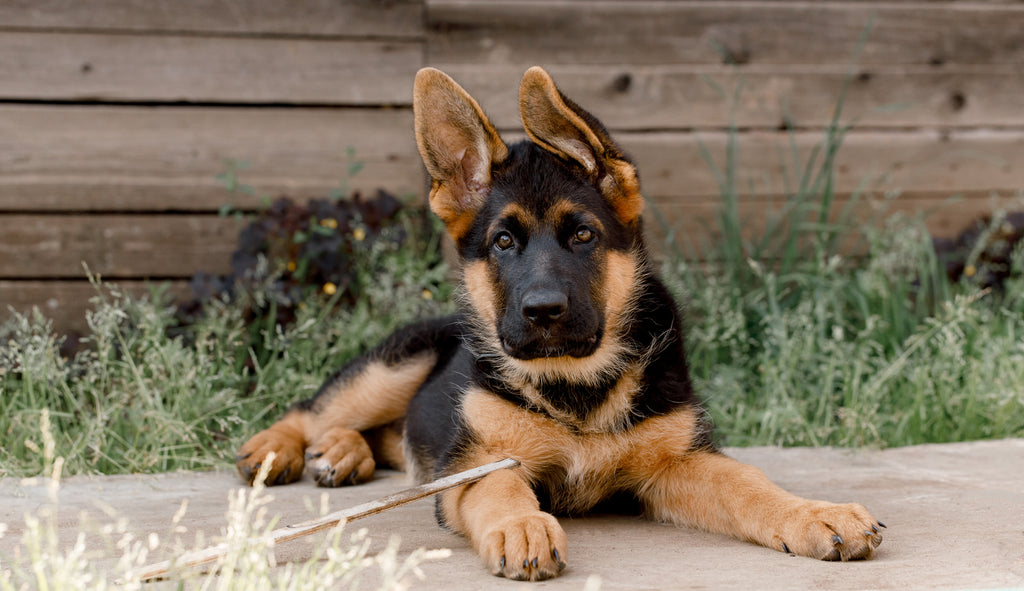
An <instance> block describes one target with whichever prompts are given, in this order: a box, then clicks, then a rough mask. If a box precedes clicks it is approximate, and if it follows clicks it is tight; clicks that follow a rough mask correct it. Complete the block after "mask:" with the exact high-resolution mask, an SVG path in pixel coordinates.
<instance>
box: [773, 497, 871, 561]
mask: <svg viewBox="0 0 1024 591" xmlns="http://www.w3.org/2000/svg"><path fill="white" fill-rule="evenodd" d="M880 527H881V528H884V527H885V525H883V524H882V523H881V522H879V521H878V520H877V519H875V518H874V517H872V516H871V514H870V513H868V511H867V509H865V508H864V507H863V506H862V505H859V504H857V503H850V504H846V505H836V504H833V503H826V502H823V501H808V502H807V503H805V504H804V505H802V506H801V507H799V508H798V509H797V510H796V511H795V512H794V515H793V517H792V518H791V519H790V521H789V523H788V524H787V525H786V526H785V527H784V530H783V532H782V534H781V535H777V536H775V542H776V544H775V545H776V547H777V549H779V550H782V551H783V552H791V553H794V554H799V555H801V556H810V557H811V558H818V559H820V560H858V559H865V558H871V555H872V554H873V553H874V551H875V548H877V547H878V545H879V544H881V543H882V534H881V532H880V530H879V528H880Z"/></svg>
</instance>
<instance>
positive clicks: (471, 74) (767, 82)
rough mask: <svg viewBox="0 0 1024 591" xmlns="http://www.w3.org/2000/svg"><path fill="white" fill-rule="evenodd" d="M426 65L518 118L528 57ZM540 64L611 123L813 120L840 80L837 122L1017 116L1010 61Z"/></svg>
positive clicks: (1019, 94) (633, 126)
mask: <svg viewBox="0 0 1024 591" xmlns="http://www.w3.org/2000/svg"><path fill="white" fill-rule="evenodd" d="M435 65H436V66H437V67H439V68H441V69H442V70H444V71H445V72H447V73H448V74H450V75H451V76H453V77H454V78H455V79H456V80H458V82H459V83H460V84H462V85H463V86H465V87H466V89H467V90H468V91H469V92H470V94H472V95H473V96H474V97H475V98H476V99H477V100H478V101H479V102H480V104H481V105H483V106H484V108H485V109H486V110H487V114H488V116H489V117H490V118H491V120H492V121H493V122H494V123H495V125H498V126H499V127H505V128H514V127H518V126H519V125H520V123H519V109H518V102H517V89H518V87H519V81H520V79H521V78H522V75H523V72H524V71H525V70H526V67H527V66H528V65H529V64H525V63H514V64H501V65H490V64H488V65H480V64H475V63H474V64H466V63H459V62H454V63H451V64H443V63H438V64H435ZM548 71H549V72H550V73H551V75H552V76H553V77H554V79H555V81H556V82H557V83H558V86H559V88H560V89H561V90H562V91H563V92H564V93H565V94H566V95H568V96H570V97H572V98H573V100H575V101H576V102H577V103H579V104H580V105H583V106H584V107H585V108H586V109H588V110H590V111H592V112H593V113H595V114H597V115H598V117H599V118H600V119H601V121H602V122H603V123H604V124H605V125H607V126H608V128H609V129H612V130H623V129H625V130H655V129H657V130H670V129H690V128H694V129H705V128H725V127H728V126H729V125H730V124H735V125H736V126H738V127H743V128H770V129H776V128H779V127H787V128H793V127H797V128H814V127H822V126H824V125H826V124H827V123H828V122H829V121H830V120H831V118H832V113H833V111H834V109H835V107H836V105H837V103H838V101H839V99H840V95H841V93H842V91H843V88H844V83H845V82H846V81H847V79H849V83H848V88H847V90H846V94H845V95H844V96H843V97H842V98H843V118H842V121H843V122H854V123H856V125H857V126H858V127H861V128H863V127H886V128H906V127H920V126H935V125H941V126H942V127H977V126H994V127H1006V126H1021V125H1024V76H1021V75H1020V68H1019V66H1010V65H1000V66H950V67H945V68H933V67H929V66H897V67H888V66H864V67H859V68H850V67H847V66H844V65H842V64H835V65H821V66H804V65H800V66H785V65H769V66H749V67H744V68H736V67H733V66H721V65H665V66H638V65H615V66H606V65H560V64H554V65H552V66H551V67H549V68H548ZM737 89H738V92H737Z"/></svg>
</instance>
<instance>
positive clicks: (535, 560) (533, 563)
mask: <svg viewBox="0 0 1024 591" xmlns="http://www.w3.org/2000/svg"><path fill="white" fill-rule="evenodd" d="M530 565H531V566H532V567H533V568H537V559H536V558H534V559H533V562H531V563H530Z"/></svg>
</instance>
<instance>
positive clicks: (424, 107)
mask: <svg viewBox="0 0 1024 591" xmlns="http://www.w3.org/2000/svg"><path fill="white" fill-rule="evenodd" d="M413 118H414V120H415V129H416V144H417V146H418V147H419V151H420V156H421V157H422V158H423V164H424V165H425V166H426V167H427V172H428V173H430V177H431V179H432V183H431V189H430V209H431V210H433V212H434V213H435V214H436V215H437V217H439V218H441V220H442V221H443V222H444V223H445V225H446V226H447V227H448V232H449V234H451V235H452V238H454V239H455V240H458V239H459V237H461V236H462V235H463V234H465V232H466V231H467V230H469V227H470V225H471V224H472V222H473V218H474V216H475V215H476V212H477V211H478V210H479V209H480V206H481V205H483V203H484V200H485V199H486V198H487V193H488V192H489V191H490V186H491V166H492V165H494V164H498V163H500V162H502V161H503V160H504V159H505V158H506V157H507V156H508V147H507V146H506V145H505V143H504V142H503V141H502V140H501V137H499V136H498V132H497V130H495V129H494V126H493V125H491V122H490V121H489V120H488V119H487V116H486V115H484V112H483V109H481V108H480V105H479V104H477V102H476V101H475V100H473V97H471V96H469V93H467V92H466V91H465V90H464V89H463V88H462V87H461V86H459V85H458V84H457V83H456V82H455V81H454V80H452V79H451V78H450V77H449V76H448V75H447V74H445V73H444V72H441V71H440V70H437V69H434V68H423V69H422V70H420V71H419V72H418V73H417V74H416V81H415V83H414V85H413Z"/></svg>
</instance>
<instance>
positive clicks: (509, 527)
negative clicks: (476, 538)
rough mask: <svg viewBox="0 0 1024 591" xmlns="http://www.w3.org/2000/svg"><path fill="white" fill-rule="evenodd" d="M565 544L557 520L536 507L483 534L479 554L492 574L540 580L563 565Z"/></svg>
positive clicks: (504, 521) (552, 574)
mask: <svg viewBox="0 0 1024 591" xmlns="http://www.w3.org/2000/svg"><path fill="white" fill-rule="evenodd" d="M567 548H568V544H567V540H566V537H565V531H564V530H562V526H561V525H559V524H558V520H557V519H555V518H554V517H553V516H551V515H549V514H547V513H543V512H541V511H538V512H536V513H531V514H528V515H522V516H515V517H509V518H507V519H504V520H502V521H500V522H498V523H497V524H496V525H495V526H494V527H493V528H491V529H490V530H489V531H488V532H487V533H486V534H485V535H484V537H483V541H482V543H481V545H480V555H481V557H482V558H483V559H484V562H485V563H486V564H487V567H488V568H489V569H490V570H491V573H492V574H494V575H497V576H499V577H506V578H509V579H515V580H517V581H541V580H544V579H550V578H552V577H556V576H558V575H559V574H560V573H561V572H562V570H564V569H565V566H566V562H565V560H566V557H567V554H568V552H567Z"/></svg>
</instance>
